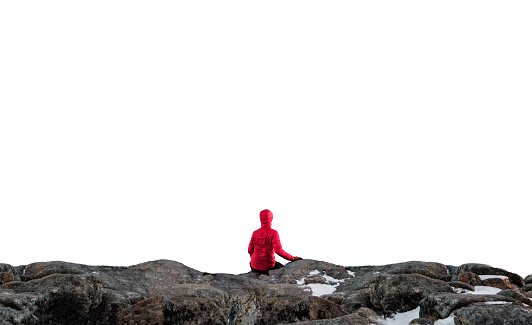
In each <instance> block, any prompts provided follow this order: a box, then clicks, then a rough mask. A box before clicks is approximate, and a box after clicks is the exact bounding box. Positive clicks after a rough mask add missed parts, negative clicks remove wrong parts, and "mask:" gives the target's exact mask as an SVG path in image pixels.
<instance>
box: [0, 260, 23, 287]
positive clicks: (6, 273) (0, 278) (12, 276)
mask: <svg viewBox="0 0 532 325" xmlns="http://www.w3.org/2000/svg"><path fill="white" fill-rule="evenodd" d="M15 280H18V281H20V277H19V276H18V274H17V271H16V270H15V268H14V267H13V266H11V265H9V264H3V263H0V285H1V284H4V283H8V282H11V281H15Z"/></svg>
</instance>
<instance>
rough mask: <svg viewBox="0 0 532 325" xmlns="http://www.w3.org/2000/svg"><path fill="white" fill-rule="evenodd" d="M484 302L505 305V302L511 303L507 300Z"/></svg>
mask: <svg viewBox="0 0 532 325" xmlns="http://www.w3.org/2000/svg"><path fill="white" fill-rule="evenodd" d="M484 304H485V305H507V304H511V302H508V301H486V302H485V303H484Z"/></svg>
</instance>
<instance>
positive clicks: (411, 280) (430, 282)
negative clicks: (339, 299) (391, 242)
mask: <svg viewBox="0 0 532 325" xmlns="http://www.w3.org/2000/svg"><path fill="white" fill-rule="evenodd" d="M434 292H454V291H453V289H452V288H451V286H449V285H448V284H447V283H445V282H444V281H441V280H436V279H432V278H429V277H426V276H424V275H420V274H383V275H379V276H378V277H376V278H375V279H373V280H372V282H371V283H370V291H369V293H370V299H371V303H372V305H373V306H375V308H377V309H378V310H380V311H382V312H383V313H385V314H391V313H397V312H405V311H408V310H412V309H414V308H416V307H417V306H418V305H419V302H420V301H421V300H422V299H423V298H425V297H426V296H427V295H429V294H430V293H434Z"/></svg>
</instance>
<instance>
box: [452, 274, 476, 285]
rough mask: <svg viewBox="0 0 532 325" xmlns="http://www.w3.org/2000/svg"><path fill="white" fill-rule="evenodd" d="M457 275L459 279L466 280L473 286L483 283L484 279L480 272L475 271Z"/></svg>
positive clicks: (465, 281)
mask: <svg viewBox="0 0 532 325" xmlns="http://www.w3.org/2000/svg"><path fill="white" fill-rule="evenodd" d="M455 277H456V279H457V281H460V282H464V283H467V284H469V285H472V286H479V285H482V280H480V277H479V276H478V274H476V273H473V272H463V273H460V274H458V275H456V276H455Z"/></svg>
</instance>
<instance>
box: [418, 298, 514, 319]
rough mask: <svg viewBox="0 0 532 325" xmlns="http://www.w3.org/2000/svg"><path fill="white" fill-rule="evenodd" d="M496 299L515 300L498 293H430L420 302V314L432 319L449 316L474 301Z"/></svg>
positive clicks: (492, 300) (491, 300)
mask: <svg viewBox="0 0 532 325" xmlns="http://www.w3.org/2000/svg"><path fill="white" fill-rule="evenodd" d="M494 301H505V302H513V301H514V300H513V299H512V298H509V297H504V296H497V295H472V294H458V293H433V294H429V295H428V296H427V297H426V298H424V299H423V300H422V301H421V303H420V304H419V306H420V307H421V308H420V311H419V316H420V317H422V318H428V319H430V320H432V321H434V322H435V321H436V320H438V319H442V318H447V317H449V316H450V315H451V313H452V312H453V311H455V310H457V309H460V308H462V307H466V306H469V305H471V304H474V303H479V302H482V303H485V302H494Z"/></svg>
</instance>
